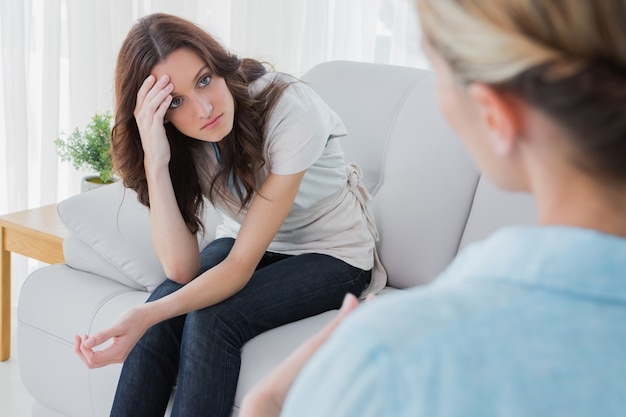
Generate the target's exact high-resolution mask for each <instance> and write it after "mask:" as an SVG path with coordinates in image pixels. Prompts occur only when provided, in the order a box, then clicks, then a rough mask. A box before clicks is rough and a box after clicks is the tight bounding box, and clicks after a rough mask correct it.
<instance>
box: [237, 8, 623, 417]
mask: <svg viewBox="0 0 626 417" xmlns="http://www.w3.org/2000/svg"><path fill="white" fill-rule="evenodd" d="M417 4H418V12H419V18H420V22H421V26H422V28H423V32H424V48H425V50H426V52H427V54H428V55H429V57H430V59H431V61H432V64H433V67H434V69H435V73H436V78H437V86H438V97H439V104H440V107H441V110H442V111H443V113H444V115H445V116H446V118H447V119H448V121H449V122H450V124H451V125H452V127H453V128H454V129H455V130H456V132H457V133H458V135H459V136H460V138H461V140H462V141H463V143H464V144H465V145H466V146H467V148H468V150H469V151H470V153H471V154H472V156H473V158H474V160H475V161H476V163H477V164H478V166H479V167H480V169H481V170H482V172H483V173H484V175H486V176H487V177H489V178H490V179H491V180H492V181H493V182H495V183H496V184H497V185H498V186H500V187H502V188H504V189H507V190H517V191H521V190H523V191H528V192H530V193H532V194H533V196H534V197H535V198H536V202H537V205H538V211H539V213H538V214H539V223H540V224H539V225H537V226H518V227H509V228H505V229H503V230H501V231H499V232H497V233H495V234H494V235H493V236H491V237H490V238H488V239H486V240H485V241H483V242H480V243H477V244H474V245H472V246H470V247H468V248H467V249H466V250H464V251H463V252H462V253H461V254H460V255H459V256H458V257H457V258H456V259H455V260H454V261H453V263H452V264H451V265H450V266H449V267H448V268H447V269H446V270H445V271H444V272H443V273H442V274H441V276H440V277H439V278H438V279H436V280H435V281H434V282H433V283H432V284H430V285H428V286H426V287H422V288H416V289H414V290H410V291H406V292H404V291H403V292H401V293H395V294H390V295H387V296H383V297H380V299H378V300H376V301H374V302H373V303H369V305H366V306H363V307H362V308H359V309H358V310H357V311H356V312H355V313H353V314H352V315H350V316H348V318H347V319H346V320H345V322H343V323H341V324H340V325H339V327H338V328H337V330H336V331H335V332H334V333H333V334H332V336H331V337H330V338H329V340H328V341H327V342H326V343H325V344H324V345H323V346H322V347H321V348H320V349H319V351H317V353H316V354H315V356H314V357H313V358H312V360H311V361H310V362H308V363H307V364H306V365H305V367H304V369H303V370H302V372H301V373H300V374H299V375H298V372H299V370H300V367H301V366H303V364H304V363H305V362H306V360H307V358H308V357H309V356H310V355H311V354H313V352H315V350H316V349H317V347H318V346H319V345H321V344H322V342H323V341H324V339H326V338H327V337H328V336H329V335H330V334H331V331H332V330H333V328H334V327H335V326H337V325H338V323H339V321H340V320H341V319H342V318H343V317H345V316H346V315H347V313H348V312H349V311H350V310H352V309H354V308H355V306H356V304H357V303H356V300H355V299H354V298H353V297H348V298H347V301H346V303H345V305H344V308H343V309H342V311H341V312H340V314H339V317H338V318H337V320H336V321H335V322H333V323H332V324H331V325H330V326H329V327H328V328H326V329H325V330H324V331H322V332H321V333H320V334H318V335H317V336H316V337H315V338H313V339H311V340H310V341H309V342H308V343H307V344H305V345H303V346H302V347H301V348H300V349H299V350H298V351H297V352H296V353H295V354H294V355H292V356H291V357H290V358H289V359H288V360H287V361H285V362H284V363H283V364H282V365H281V366H280V367H279V368H277V369H276V370H275V372H274V373H272V374H271V375H270V376H268V377H267V378H266V379H265V380H264V381H263V382H262V383H261V384H259V385H258V386H257V387H256V388H255V389H254V390H253V391H252V392H251V393H250V394H249V395H248V396H247V397H246V399H245V401H244V405H243V409H242V413H241V416H242V417H243V416H245V417H250V416H276V415H278V414H280V413H281V408H282V414H281V415H282V416H285V417H307V416H311V417H319V416H333V417H342V416H343V417H346V416H355V417H357V416H358V417H366V416H372V417H374V416H375V417H382V416H393V417H400V416H496V415H497V416H555V415H562V416H568V417H572V416H592V415H594V416H596V415H597V416H605V417H607V416H622V415H624V410H626V382H625V381H626V379H624V375H625V374H626V325H625V323H626V25H625V24H624V21H625V19H626V0H593V1H579V0H559V1H546V0H516V1H511V0H418V1H417ZM410 191H411V190H407V192H410ZM296 375H298V376H297V379H295V383H294V385H293V387H292V388H291V390H290V391H289V392H288V390H289V387H290V386H291V383H292V381H293V380H294V378H296ZM285 396H286V400H285ZM283 403H284V408H283Z"/></svg>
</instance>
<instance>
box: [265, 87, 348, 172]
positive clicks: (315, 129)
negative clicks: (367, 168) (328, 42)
mask: <svg viewBox="0 0 626 417" xmlns="http://www.w3.org/2000/svg"><path fill="white" fill-rule="evenodd" d="M343 135H345V128H344V127H343V124H342V122H341V120H340V119H339V117H338V116H337V114H336V113H335V112H333V111H332V110H331V109H330V108H329V107H328V106H327V105H326V103H324V101H323V100H322V99H321V98H320V97H319V96H318V95H317V93H315V91H313V89H311V88H310V87H309V86H307V85H306V84H304V83H302V82H299V81H297V82H292V83H291V84H290V85H289V87H287V89H286V90H285V91H284V92H283V94H282V95H281V97H280V99H279V100H278V102H277V103H276V105H275V107H274V110H273V112H272V115H271V116H270V117H269V119H268V124H267V127H266V138H265V152H266V155H265V156H266V162H267V163H269V168H270V171H271V172H272V173H274V174H279V175H289V174H295V173H297V172H301V171H304V170H306V169H307V168H309V167H310V166H311V165H313V164H314V163H315V161H317V160H318V159H319V158H320V156H321V155H322V153H323V152H324V147H325V146H326V144H327V142H328V140H329V139H330V138H332V137H336V136H343Z"/></svg>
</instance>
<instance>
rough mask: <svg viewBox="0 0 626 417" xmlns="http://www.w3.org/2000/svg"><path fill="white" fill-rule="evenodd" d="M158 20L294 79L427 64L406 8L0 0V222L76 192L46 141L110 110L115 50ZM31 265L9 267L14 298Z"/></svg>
mask: <svg viewBox="0 0 626 417" xmlns="http://www.w3.org/2000/svg"><path fill="white" fill-rule="evenodd" d="M157 11H159V12H166V13H172V14H176V15H179V16H182V17H185V18H188V19H190V20H193V21H195V22H196V23H198V24H200V25H201V26H203V27H204V28H205V29H206V30H207V31H209V32H210V33H212V34H213V35H214V36H216V37H217V38H218V39H219V40H221V41H222V43H223V44H224V45H226V46H227V47H228V48H229V49H231V50H232V51H233V52H235V53H237V54H238V55H239V56H240V57H253V58H257V59H260V60H263V61H266V62H269V63H271V64H272V65H273V66H274V67H275V69H276V70H278V71H282V72H287V73H291V74H293V75H296V76H300V75H302V74H303V73H305V72H306V71H307V70H308V69H310V68H311V67H312V66H314V65H316V64H318V63H320V62H323V61H328V60H335V59H345V60H355V61H366V62H379V63H388V64H397V65H406V66H417V67H426V66H427V64H426V63H425V60H424V57H423V55H422V53H421V50H420V47H419V44H420V40H419V35H418V32H419V31H418V28H417V19H416V17H415V11H414V6H413V0H176V1H174V0H1V1H0V44H1V46H2V55H1V56H0V214H4V213H8V212H13V211H17V210H22V209H26V208H32V207H37V206H41V205H45V204H50V203H53V202H58V201H60V200H62V199H64V198H67V197H69V196H71V195H73V194H76V193H78V192H79V189H80V178H81V177H82V176H83V175H85V174H86V173H85V172H76V171H75V170H74V169H73V168H72V167H71V165H69V164H68V163H65V162H60V161H59V160H58V157H57V153H56V148H55V145H54V139H55V138H56V137H58V135H59V133H60V132H70V131H72V130H73V129H74V128H75V127H80V128H82V127H84V126H85V125H86V124H87V123H88V121H89V120H90V118H91V116H92V115H93V114H94V113H95V112H102V111H107V110H112V103H113V70H114V66H115V59H116V55H117V51H118V50H119V47H120V45H121V42H122V41H123V39H124V37H125V36H126V34H127V32H128V30H129V28H130V27H131V25H132V24H133V23H134V22H135V21H136V20H137V18H139V17H140V16H143V15H145V14H148V13H152V12H157ZM14 259H15V258H14ZM33 267H34V265H33V264H32V263H31V265H30V267H28V266H27V264H26V262H25V260H21V259H17V260H15V261H14V263H13V276H14V277H15V278H16V281H17V282H14V284H15V285H14V288H19V286H20V279H23V277H24V276H25V275H26V274H27V272H28V269H32V268H33ZM19 277H22V278H19ZM14 302H15V299H14Z"/></svg>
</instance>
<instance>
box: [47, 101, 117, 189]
mask: <svg viewBox="0 0 626 417" xmlns="http://www.w3.org/2000/svg"><path fill="white" fill-rule="evenodd" d="M54 144H55V145H56V146H57V151H58V153H59V157H60V158H61V160H62V161H66V162H71V163H72V165H73V166H74V168H76V169H81V168H87V169H90V170H92V171H94V172H96V173H97V174H98V175H93V176H86V177H83V182H82V185H81V191H87V190H91V189H93V188H97V187H99V186H101V185H105V184H110V183H112V182H114V181H115V180H116V179H115V178H114V177H113V164H112V163H111V155H110V153H109V149H110V147H111V115H110V114H109V113H108V112H105V113H96V114H95V115H94V116H93V117H92V118H91V122H90V123H89V124H88V125H87V127H86V128H85V129H83V130H80V129H78V128H75V129H74V131H73V132H72V134H71V135H63V134H62V135H61V136H59V137H58V138H57V139H56V140H55V141H54Z"/></svg>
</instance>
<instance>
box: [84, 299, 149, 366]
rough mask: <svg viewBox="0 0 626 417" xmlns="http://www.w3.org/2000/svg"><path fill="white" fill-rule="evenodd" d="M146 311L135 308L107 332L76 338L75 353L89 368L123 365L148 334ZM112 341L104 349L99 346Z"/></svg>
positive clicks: (121, 317)
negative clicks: (140, 340) (114, 364)
mask: <svg viewBox="0 0 626 417" xmlns="http://www.w3.org/2000/svg"><path fill="white" fill-rule="evenodd" d="M145 316H146V314H145V312H144V310H143V309H142V308H141V307H140V308H134V309H131V310H129V311H127V312H126V313H124V314H123V315H122V316H120V318H119V319H118V320H117V322H115V324H113V325H112V326H111V327H109V328H108V329H106V330H102V331H100V332H98V333H95V334H94V335H91V336H87V335H84V336H83V337H81V336H74V352H75V353H76V354H77V355H78V357H79V358H80V359H81V360H82V361H83V362H84V363H85V365H87V367H88V368H90V369H93V368H100V367H102V366H106V365H110V364H113V363H122V362H124V361H125V360H126V357H127V356H128V354H129V353H130V351H131V350H132V349H133V347H134V346H135V345H136V344H137V342H138V341H139V339H140V338H141V336H143V334H144V333H145V332H146V330H147V329H148V327H150V323H148V321H147V320H146V317H145ZM107 341H110V342H111V343H110V344H109V345H108V346H107V347H105V348H104V349H97V347H98V346H100V345H102V344H103V343H105V342H107Z"/></svg>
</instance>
